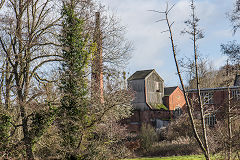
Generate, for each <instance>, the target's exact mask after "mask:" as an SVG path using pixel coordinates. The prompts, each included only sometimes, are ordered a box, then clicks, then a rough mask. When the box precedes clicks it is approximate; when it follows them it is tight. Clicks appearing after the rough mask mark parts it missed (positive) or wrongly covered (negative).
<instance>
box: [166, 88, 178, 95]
mask: <svg viewBox="0 0 240 160" xmlns="http://www.w3.org/2000/svg"><path fill="white" fill-rule="evenodd" d="M177 87H178V86H174V87H165V88H164V95H165V96H170V95H171V94H172V93H173V92H174V91H175V89H176V88H177Z"/></svg>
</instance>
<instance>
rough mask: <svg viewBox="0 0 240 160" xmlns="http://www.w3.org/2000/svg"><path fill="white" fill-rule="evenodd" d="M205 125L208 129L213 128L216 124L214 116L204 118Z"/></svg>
mask: <svg viewBox="0 0 240 160" xmlns="http://www.w3.org/2000/svg"><path fill="white" fill-rule="evenodd" d="M205 123H206V124H207V125H208V126H209V127H214V125H215V124H216V123H217V121H216V118H215V114H213V113H212V114H209V115H206V116H205Z"/></svg>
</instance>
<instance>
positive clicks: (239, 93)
mask: <svg viewBox="0 0 240 160" xmlns="http://www.w3.org/2000/svg"><path fill="white" fill-rule="evenodd" d="M232 98H233V99H235V100H239V99H240V91H239V90H232Z"/></svg>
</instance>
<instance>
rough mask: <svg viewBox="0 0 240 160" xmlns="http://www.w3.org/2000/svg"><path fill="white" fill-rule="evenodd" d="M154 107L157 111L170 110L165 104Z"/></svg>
mask: <svg viewBox="0 0 240 160" xmlns="http://www.w3.org/2000/svg"><path fill="white" fill-rule="evenodd" d="M153 106H154V108H156V109H163V110H165V111H167V110H168V108H167V107H166V106H165V105H164V104H155V105H153Z"/></svg>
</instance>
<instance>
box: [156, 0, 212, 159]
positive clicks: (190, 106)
mask: <svg viewBox="0 0 240 160" xmlns="http://www.w3.org/2000/svg"><path fill="white" fill-rule="evenodd" d="M173 7H174V5H173V6H171V7H170V8H169V7H168V3H167V7H166V10H165V11H163V12H162V11H156V10H154V12H156V13H160V14H164V16H165V17H164V18H163V19H160V20H158V22H159V21H166V22H167V26H168V30H167V31H166V32H169V36H170V41H171V44H172V53H173V57H174V61H175V64H176V69H177V73H178V76H179V80H180V83H181V86H182V89H183V93H184V97H185V101H186V105H187V111H188V115H189V117H190V122H191V126H192V130H193V133H194V137H195V139H196V140H197V142H198V144H199V146H200V148H201V150H202V152H203V153H204V156H205V158H206V159H207V160H209V159H210V154H209V147H208V143H207V142H208V141H207V135H206V128H205V122H204V111H203V104H202V100H201V96H200V87H199V79H198V63H197V58H198V57H197V45H196V40H197V39H198V38H202V33H201V31H200V30H197V28H196V27H197V26H196V25H197V22H198V19H197V18H196V17H195V6H194V1H193V0H192V1H191V9H192V15H191V17H192V20H189V21H186V23H187V24H189V25H190V26H191V27H192V30H190V31H185V32H187V33H189V34H190V35H192V40H193V49H194V57H195V58H194V59H195V64H194V66H195V77H196V79H197V86H196V87H197V90H198V102H199V107H200V113H201V122H202V123H201V127H202V135H203V137H202V138H203V140H202V139H201V138H200V136H199V133H198V131H197V128H196V123H195V120H194V117H193V111H192V109H193V108H194V106H193V104H192V103H190V102H189V97H188V94H187V91H186V89H185V86H184V83H183V79H182V74H181V72H180V68H179V64H178V60H177V57H176V46H175V43H174V38H173V32H172V25H173V24H174V22H172V23H171V22H170V21H169V18H168V14H169V12H170V11H171V10H172V9H173Z"/></svg>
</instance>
